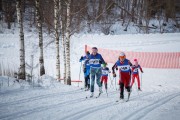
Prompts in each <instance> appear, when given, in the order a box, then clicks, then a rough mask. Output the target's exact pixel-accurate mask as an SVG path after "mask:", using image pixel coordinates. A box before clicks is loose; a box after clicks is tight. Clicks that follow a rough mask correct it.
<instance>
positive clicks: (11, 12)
mask: <svg viewBox="0 0 180 120" xmlns="http://www.w3.org/2000/svg"><path fill="white" fill-rule="evenodd" d="M60 1H61V2H60V4H61V5H60V6H61V10H59V11H58V14H59V17H58V19H59V20H60V19H61V20H62V28H61V30H62V31H65V28H66V24H65V23H66V19H67V13H66V9H67V2H68V1H67V0H60ZM39 2H40V10H39V11H40V16H41V18H42V25H43V28H45V29H47V31H48V33H52V32H53V31H54V0H40V1H39ZM21 4H22V5H21V6H22V11H23V18H24V21H26V22H27V23H28V25H29V27H33V26H37V25H36V21H35V18H36V17H35V0H22V2H21ZM58 7H59V5H58ZM16 18H17V15H16V0H0V21H1V26H2V24H6V26H3V27H5V28H8V29H11V26H12V25H13V24H14V23H16V22H17V19H16ZM151 21H153V22H155V23H156V24H153V23H151ZM116 24H121V25H120V28H119V29H123V31H127V30H128V29H127V28H128V27H129V26H130V25H133V26H134V27H136V28H137V29H138V32H139V33H151V32H152V31H153V30H155V31H156V32H160V33H164V32H179V28H180V1H179V0H72V1H71V4H70V29H71V33H72V34H74V33H80V32H83V31H85V32H86V33H95V32H100V33H104V34H105V35H108V34H113V33H116V31H115V30H114V29H111V27H112V26H113V25H116ZM168 25H169V26H168ZM167 26H168V27H170V28H173V30H171V31H168V30H167V29H168V28H167V29H165V28H166V27H167ZM59 29H60V26H59ZM156 29H158V30H156ZM1 32H2V31H1Z"/></svg>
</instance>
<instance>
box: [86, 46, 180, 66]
mask: <svg viewBox="0 0 180 120" xmlns="http://www.w3.org/2000/svg"><path fill="white" fill-rule="evenodd" d="M91 48H92V47H90V46H87V45H85V51H87V50H88V51H91ZM120 52H121V50H110V49H104V48H98V53H100V54H101V55H102V56H103V58H104V60H105V61H106V62H107V63H113V64H114V63H115V62H116V61H117V60H118V56H119V54H120ZM124 52H125V54H126V58H127V59H129V60H130V61H131V62H132V63H133V60H134V58H136V59H137V60H138V62H139V64H140V65H141V66H142V67H145V68H176V69H178V68H180V52H131V51H124Z"/></svg>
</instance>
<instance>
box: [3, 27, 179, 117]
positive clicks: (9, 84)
mask: <svg viewBox="0 0 180 120" xmlns="http://www.w3.org/2000/svg"><path fill="white" fill-rule="evenodd" d="M32 31H33V30H32ZM25 33H26V34H25V40H26V42H25V45H26V60H27V63H28V64H30V56H31V55H34V66H35V65H36V64H38V56H39V54H38V51H39V50H38V42H37V35H34V34H33V32H25ZM179 38H180V34H179V33H168V34H148V35H144V34H133V35H132V34H127V35H108V36H105V35H102V34H99V35H97V34H78V35H77V34H75V35H74V36H72V39H71V67H72V68H71V71H72V79H73V80H77V79H79V70H80V63H79V58H80V56H81V55H84V45H85V44H87V45H89V46H96V47H98V48H107V49H114V50H120V49H121V50H123V51H146V52H180V47H179V46H180V39H179ZM44 40H45V45H44V46H46V45H47V44H48V43H49V42H51V41H52V40H53V37H52V36H49V35H47V34H44ZM18 43H19V42H18V34H17V31H14V34H8V33H7V34H0V64H1V66H2V67H3V69H8V68H12V69H13V70H17V68H18V66H19V62H18V60H19V58H18V56H19V52H18V50H19V44H18ZM44 54H45V55H44V56H45V60H44V61H45V68H46V72H47V73H46V75H44V76H42V77H39V76H38V67H36V68H34V71H33V75H34V77H33V83H32V84H29V83H27V82H24V81H19V82H17V81H15V78H11V77H6V76H0V119H1V120H11V119H13V120H21V119H22V120H32V119H34V120H76V119H78V120H84V119H86V120H140V119H142V120H171V119H173V120H179V118H180V114H179V113H180V87H179V86H180V74H179V72H180V71H179V69H152V68H151V69H149V68H144V69H143V71H144V73H143V74H142V76H141V74H140V76H141V78H142V92H138V91H137V88H136V84H137V83H136V84H134V86H133V89H132V94H131V98H130V101H129V102H123V103H116V102H115V101H116V100H117V99H118V98H119V91H118V90H116V88H117V89H118V85H115V79H114V80H113V79H112V76H110V78H109V81H108V82H109V83H108V88H109V89H108V97H107V95H106V93H105V90H104V88H103V91H104V92H103V94H102V96H100V97H99V98H97V99H96V98H92V99H86V98H85V97H86V96H89V95H90V92H89V91H87V92H85V91H84V90H82V89H81V87H83V84H84V83H80V84H79V85H80V87H77V86H78V83H73V85H72V86H67V85H64V84H63V83H59V82H57V81H56V80H55V79H54V77H55V45H54V43H51V44H49V45H48V46H46V47H45V53H44ZM62 60H63V59H62V57H61V61H62ZM62 64H63V63H62ZM8 66H9V67H8ZM108 67H110V68H111V67H112V64H108ZM61 70H63V66H62V65H61ZM27 71H28V70H27ZM28 72H29V71H28ZM80 79H81V80H83V74H82V72H81V77H80ZM117 80H118V78H117V79H116V82H117ZM14 81H15V82H14ZM111 82H113V85H111ZM95 95H98V87H97V85H96V86H95ZM125 98H127V92H125Z"/></svg>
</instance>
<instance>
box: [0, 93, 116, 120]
mask: <svg viewBox="0 0 180 120" xmlns="http://www.w3.org/2000/svg"><path fill="white" fill-rule="evenodd" d="M114 92H116V91H112V92H110V93H114ZM71 94H72V93H71ZM73 94H74V92H73ZM104 95H105V94H104ZM104 95H102V96H104ZM88 100H93V99H88ZM83 101H87V99H86V98H85V97H82V98H79V99H74V100H70V101H64V102H61V103H57V104H53V105H49V106H45V107H42V106H41V107H37V108H33V109H30V110H25V111H24V110H23V111H22V112H15V113H12V114H9V115H8V114H7V115H2V116H0V119H1V120H9V119H13V118H16V119H17V118H19V117H23V116H27V115H29V114H32V113H34V112H42V111H45V110H49V109H54V108H58V107H62V106H66V105H72V104H75V103H80V102H83ZM0 115H1V114H0Z"/></svg>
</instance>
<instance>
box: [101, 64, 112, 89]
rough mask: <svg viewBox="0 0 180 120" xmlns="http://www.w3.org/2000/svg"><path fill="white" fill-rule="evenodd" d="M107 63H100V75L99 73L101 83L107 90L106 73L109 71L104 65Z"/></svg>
mask: <svg viewBox="0 0 180 120" xmlns="http://www.w3.org/2000/svg"><path fill="white" fill-rule="evenodd" d="M106 65H107V63H104V64H102V75H101V84H102V85H103V82H104V85H105V89H106V92H107V82H108V74H109V73H111V71H110V70H109V68H108V67H106Z"/></svg>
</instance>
